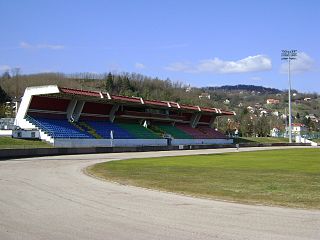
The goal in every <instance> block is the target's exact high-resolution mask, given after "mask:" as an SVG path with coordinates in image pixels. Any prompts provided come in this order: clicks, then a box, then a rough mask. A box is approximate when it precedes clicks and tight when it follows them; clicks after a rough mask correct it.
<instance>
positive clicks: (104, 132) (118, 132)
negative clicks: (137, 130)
mask: <svg viewBox="0 0 320 240" xmlns="http://www.w3.org/2000/svg"><path fill="white" fill-rule="evenodd" d="M85 123H86V124H88V125H89V126H90V127H92V128H93V129H94V130H95V131H96V133H97V134H99V135H100V136H101V137H103V138H106V139H110V138H111V136H110V132H111V131H113V138H115V139H133V138H136V137H135V136H134V135H133V134H131V133H129V132H128V131H127V130H125V129H122V128H121V127H120V126H118V125H117V124H115V123H111V122H109V121H85Z"/></svg>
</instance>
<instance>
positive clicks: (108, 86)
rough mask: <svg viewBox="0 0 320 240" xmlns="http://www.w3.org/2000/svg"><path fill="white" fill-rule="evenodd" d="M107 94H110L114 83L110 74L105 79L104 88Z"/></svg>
mask: <svg viewBox="0 0 320 240" xmlns="http://www.w3.org/2000/svg"><path fill="white" fill-rule="evenodd" d="M105 89H106V91H107V92H110V93H112V92H113V90H114V82H113V76H112V74H111V72H109V74H108V76H107V79H106V87H105Z"/></svg>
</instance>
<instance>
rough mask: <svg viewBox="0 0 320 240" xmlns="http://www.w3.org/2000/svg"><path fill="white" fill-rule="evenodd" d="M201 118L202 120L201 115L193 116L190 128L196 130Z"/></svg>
mask: <svg viewBox="0 0 320 240" xmlns="http://www.w3.org/2000/svg"><path fill="white" fill-rule="evenodd" d="M200 118H201V113H195V114H193V115H192V117H191V121H190V126H191V127H192V128H195V127H196V126H197V124H198V122H199V120H200Z"/></svg>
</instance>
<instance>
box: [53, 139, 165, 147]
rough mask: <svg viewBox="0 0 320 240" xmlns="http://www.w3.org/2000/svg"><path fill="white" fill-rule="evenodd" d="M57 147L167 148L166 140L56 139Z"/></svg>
mask: <svg viewBox="0 0 320 240" xmlns="http://www.w3.org/2000/svg"><path fill="white" fill-rule="evenodd" d="M54 146H55V147H140V146H167V140H166V139H113V140H111V139H81V140H79V139H54Z"/></svg>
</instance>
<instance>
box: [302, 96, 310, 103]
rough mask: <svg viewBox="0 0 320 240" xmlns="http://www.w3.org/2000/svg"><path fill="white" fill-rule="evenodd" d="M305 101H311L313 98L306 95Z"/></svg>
mask: <svg viewBox="0 0 320 240" xmlns="http://www.w3.org/2000/svg"><path fill="white" fill-rule="evenodd" d="M303 101H305V102H310V101H311V98H309V97H306V98H304V99H303Z"/></svg>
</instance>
